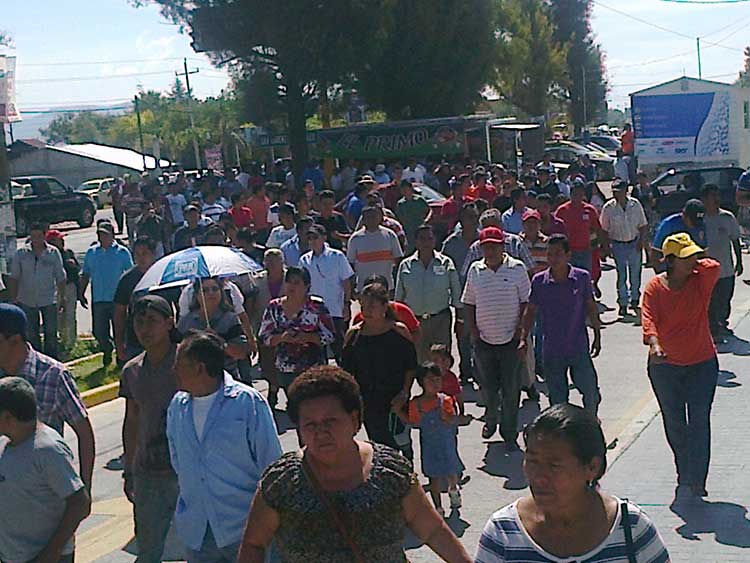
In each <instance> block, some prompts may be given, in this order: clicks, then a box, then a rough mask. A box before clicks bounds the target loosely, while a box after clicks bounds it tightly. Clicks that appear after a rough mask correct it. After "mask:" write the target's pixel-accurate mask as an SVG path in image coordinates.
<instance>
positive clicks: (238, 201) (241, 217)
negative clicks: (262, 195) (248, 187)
mask: <svg viewBox="0 0 750 563" xmlns="http://www.w3.org/2000/svg"><path fill="white" fill-rule="evenodd" d="M246 202H247V196H246V195H245V194H244V193H243V192H235V193H233V194H232V208H231V209H230V210H229V215H231V217H232V220H233V221H234V224H235V226H236V227H237V228H238V229H246V228H248V227H252V226H253V211H252V209H250V208H249V207H246Z"/></svg>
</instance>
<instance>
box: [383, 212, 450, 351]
mask: <svg viewBox="0 0 750 563" xmlns="http://www.w3.org/2000/svg"><path fill="white" fill-rule="evenodd" d="M414 244H415V246H416V249H417V250H416V252H414V254H412V255H411V256H408V257H407V258H405V259H404V260H403V261H402V262H401V264H400V265H399V267H398V274H397V276H396V294H395V298H394V299H395V300H396V301H400V302H401V303H406V304H407V305H408V306H409V307H410V308H411V310H412V311H414V314H415V315H416V316H417V317H418V318H419V320H420V326H421V328H422V334H421V338H420V339H419V341H418V342H417V359H418V360H419V363H424V362H427V361H429V359H430V348H431V347H432V345H433V344H444V345H445V346H447V347H448V349H449V350H450V348H451V333H452V331H451V327H452V325H453V323H452V320H453V318H452V315H451V309H450V308H451V307H455V308H456V316H457V317H458V316H459V315H461V314H462V309H463V306H462V304H461V282H460V280H459V278H458V272H457V271H456V266H455V265H454V264H453V260H451V259H450V258H448V257H447V256H446V255H444V254H440V253H439V252H436V251H435V233H434V231H433V230H432V227H431V226H430V225H422V226H420V227H419V228H418V229H417V232H416V235H415V239H414Z"/></svg>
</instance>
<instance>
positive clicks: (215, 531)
mask: <svg viewBox="0 0 750 563" xmlns="http://www.w3.org/2000/svg"><path fill="white" fill-rule="evenodd" d="M175 367H176V372H177V385H178V387H179V388H180V389H181V390H182V391H183V392H178V393H177V394H176V395H175V397H174V399H172V403H171V404H170V406H169V410H168V412H167V439H168V440H169V453H170V457H171V459H172V467H173V468H174V470H175V472H176V473H177V478H178V481H179V485H180V496H179V498H178V500H177V510H176V511H175V524H176V527H177V533H178V535H179V537H180V539H181V540H182V542H183V543H184V544H185V546H186V547H187V548H188V556H187V560H188V562H189V563H219V562H226V563H230V562H232V563H233V562H234V561H235V560H236V558H237V551H238V550H239V545H240V541H241V539H242V533H243V530H244V526H245V520H246V519H247V515H248V511H249V509H250V504H251V503H252V500H253V496H254V495H255V490H256V487H257V484H258V481H259V480H260V477H261V475H262V474H263V472H264V471H265V469H266V467H268V466H269V465H270V464H271V463H273V462H274V461H276V460H277V459H278V458H279V457H280V456H281V444H280V443H279V438H278V433H277V431H276V424H275V422H274V420H273V415H272V414H271V409H270V408H269V406H268V403H267V402H266V400H265V399H264V398H263V397H262V395H261V394H260V393H258V392H257V391H255V390H254V389H252V388H251V387H248V386H247V385H244V384H242V383H239V382H237V381H234V380H233V379H232V378H231V377H230V376H229V374H227V373H225V372H224V341H223V340H222V339H221V338H220V337H219V336H217V335H216V334H215V333H213V332H208V331H207V332H196V333H192V334H190V335H189V336H188V337H187V338H185V340H183V341H182V343H181V344H180V346H179V348H178V350H177V360H176V363H175Z"/></svg>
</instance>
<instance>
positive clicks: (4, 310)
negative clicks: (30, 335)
mask: <svg viewBox="0 0 750 563" xmlns="http://www.w3.org/2000/svg"><path fill="white" fill-rule="evenodd" d="M27 324H28V320H27V319H26V313H24V312H23V309H21V308H20V307H18V306H17V305H11V304H10V303H0V334H2V335H3V336H5V337H6V338H8V337H10V336H15V335H16V334H20V335H21V336H23V337H24V338H25V337H26V325H27Z"/></svg>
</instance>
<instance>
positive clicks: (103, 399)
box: [81, 381, 120, 409]
mask: <svg viewBox="0 0 750 563" xmlns="http://www.w3.org/2000/svg"><path fill="white" fill-rule="evenodd" d="M119 394H120V382H119V381H114V382H112V383H108V384H107V385H102V386H101V387H95V388H94V389H89V390H88V391H84V392H83V393H81V398H82V399H83V404H84V405H86V408H87V409H90V408H92V407H95V406H97V405H101V404H102V403H107V402H109V401H112V400H114V399H117V397H118V396H119Z"/></svg>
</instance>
